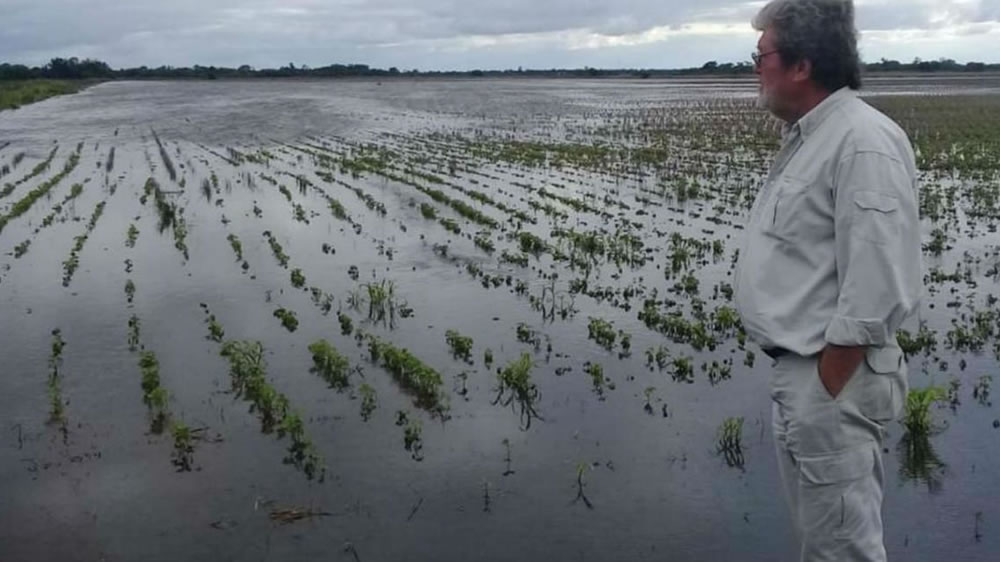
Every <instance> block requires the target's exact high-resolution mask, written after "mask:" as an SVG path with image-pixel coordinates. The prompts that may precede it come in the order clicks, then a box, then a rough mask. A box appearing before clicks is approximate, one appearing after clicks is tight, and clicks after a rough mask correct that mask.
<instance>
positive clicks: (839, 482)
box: [798, 443, 877, 537]
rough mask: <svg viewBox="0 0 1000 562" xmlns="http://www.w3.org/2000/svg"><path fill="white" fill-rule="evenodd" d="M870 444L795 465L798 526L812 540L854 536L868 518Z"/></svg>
mask: <svg viewBox="0 0 1000 562" xmlns="http://www.w3.org/2000/svg"><path fill="white" fill-rule="evenodd" d="M876 454H877V452H876V450H875V448H874V446H873V445H872V444H870V443H866V444H865V445H861V446H857V447H853V448H851V449H846V450H843V451H839V452H837V453H832V454H828V455H822V456H812V457H801V458H799V459H798V463H799V484H800V489H799V494H800V495H799V513H798V517H799V519H800V521H799V523H800V524H801V525H802V529H803V530H804V531H805V532H806V533H807V534H808V535H813V536H818V535H823V534H830V535H833V536H835V537H850V536H856V535H857V533H858V532H863V530H864V529H865V527H866V525H867V524H868V519H869V518H870V517H871V513H870V512H871V506H870V505H869V504H870V503H871V501H870V500H871V498H867V497H866V496H868V495H870V494H868V493H867V490H868V489H869V488H870V487H871V485H872V482H871V480H873V474H874V470H875V455H876Z"/></svg>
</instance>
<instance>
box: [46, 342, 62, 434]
mask: <svg viewBox="0 0 1000 562" xmlns="http://www.w3.org/2000/svg"><path fill="white" fill-rule="evenodd" d="M64 347H66V342H65V340H63V338H62V331H61V330H60V329H59V328H56V329H55V330H52V353H51V355H49V377H48V394H49V421H51V422H53V423H59V424H61V425H62V426H63V428H64V429H65V427H66V411H65V405H64V404H63V399H62V388H61V384H60V381H61V379H62V377H61V376H60V374H59V369H60V368H61V367H62V351H63V348H64Z"/></svg>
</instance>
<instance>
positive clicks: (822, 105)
mask: <svg viewBox="0 0 1000 562" xmlns="http://www.w3.org/2000/svg"><path fill="white" fill-rule="evenodd" d="M857 96H858V93H857V92H856V91H855V90H852V89H851V88H849V87H848V86H844V87H843V88H840V89H839V90H837V91H836V92H833V93H832V94H830V95H828V96H826V98H825V99H824V100H823V101H821V102H819V104H817V105H816V107H814V108H812V109H811V110H809V113H806V114H805V115H803V116H802V117H801V118H799V120H798V121H796V122H795V123H787V124H785V126H784V127H783V129H782V136H788V135H789V134H791V133H792V132H797V133H798V134H800V135H801V136H802V138H803V139H805V138H807V137H808V136H809V135H810V134H812V133H813V131H815V130H816V129H818V128H819V126H820V125H822V124H823V121H825V120H826V118H827V117H829V116H830V115H831V114H832V113H833V112H834V111H836V110H837V108H838V107H840V105H841V104H842V103H844V101H846V100H849V99H853V98H856V97H857Z"/></svg>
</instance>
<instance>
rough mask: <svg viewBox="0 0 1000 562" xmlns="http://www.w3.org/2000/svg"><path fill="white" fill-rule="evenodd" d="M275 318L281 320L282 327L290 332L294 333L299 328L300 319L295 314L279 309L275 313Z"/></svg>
mask: <svg viewBox="0 0 1000 562" xmlns="http://www.w3.org/2000/svg"><path fill="white" fill-rule="evenodd" d="M274 317H275V318H277V319H279V320H281V325H282V326H284V327H285V329H286V330H288V331H289V332H294V331H295V330H296V329H298V327H299V319H298V318H296V317H295V312H294V311H291V310H288V309H285V308H279V309H278V310H275V311H274Z"/></svg>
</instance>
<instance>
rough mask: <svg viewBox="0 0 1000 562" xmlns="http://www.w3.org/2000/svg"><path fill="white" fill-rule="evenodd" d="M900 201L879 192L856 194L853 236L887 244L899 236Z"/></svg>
mask: <svg viewBox="0 0 1000 562" xmlns="http://www.w3.org/2000/svg"><path fill="white" fill-rule="evenodd" d="M898 210H899V199H897V198H896V197H894V196H892V195H887V194H885V193H880V192H878V191H858V192H857V193H855V194H854V213H853V224H852V225H851V235H852V236H856V237H858V238H861V239H863V240H868V241H869V242H875V243H877V244H886V243H888V242H890V241H891V240H893V239H894V238H896V237H898V236H899V230H900V225H899V221H900V217H899V212H898Z"/></svg>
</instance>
